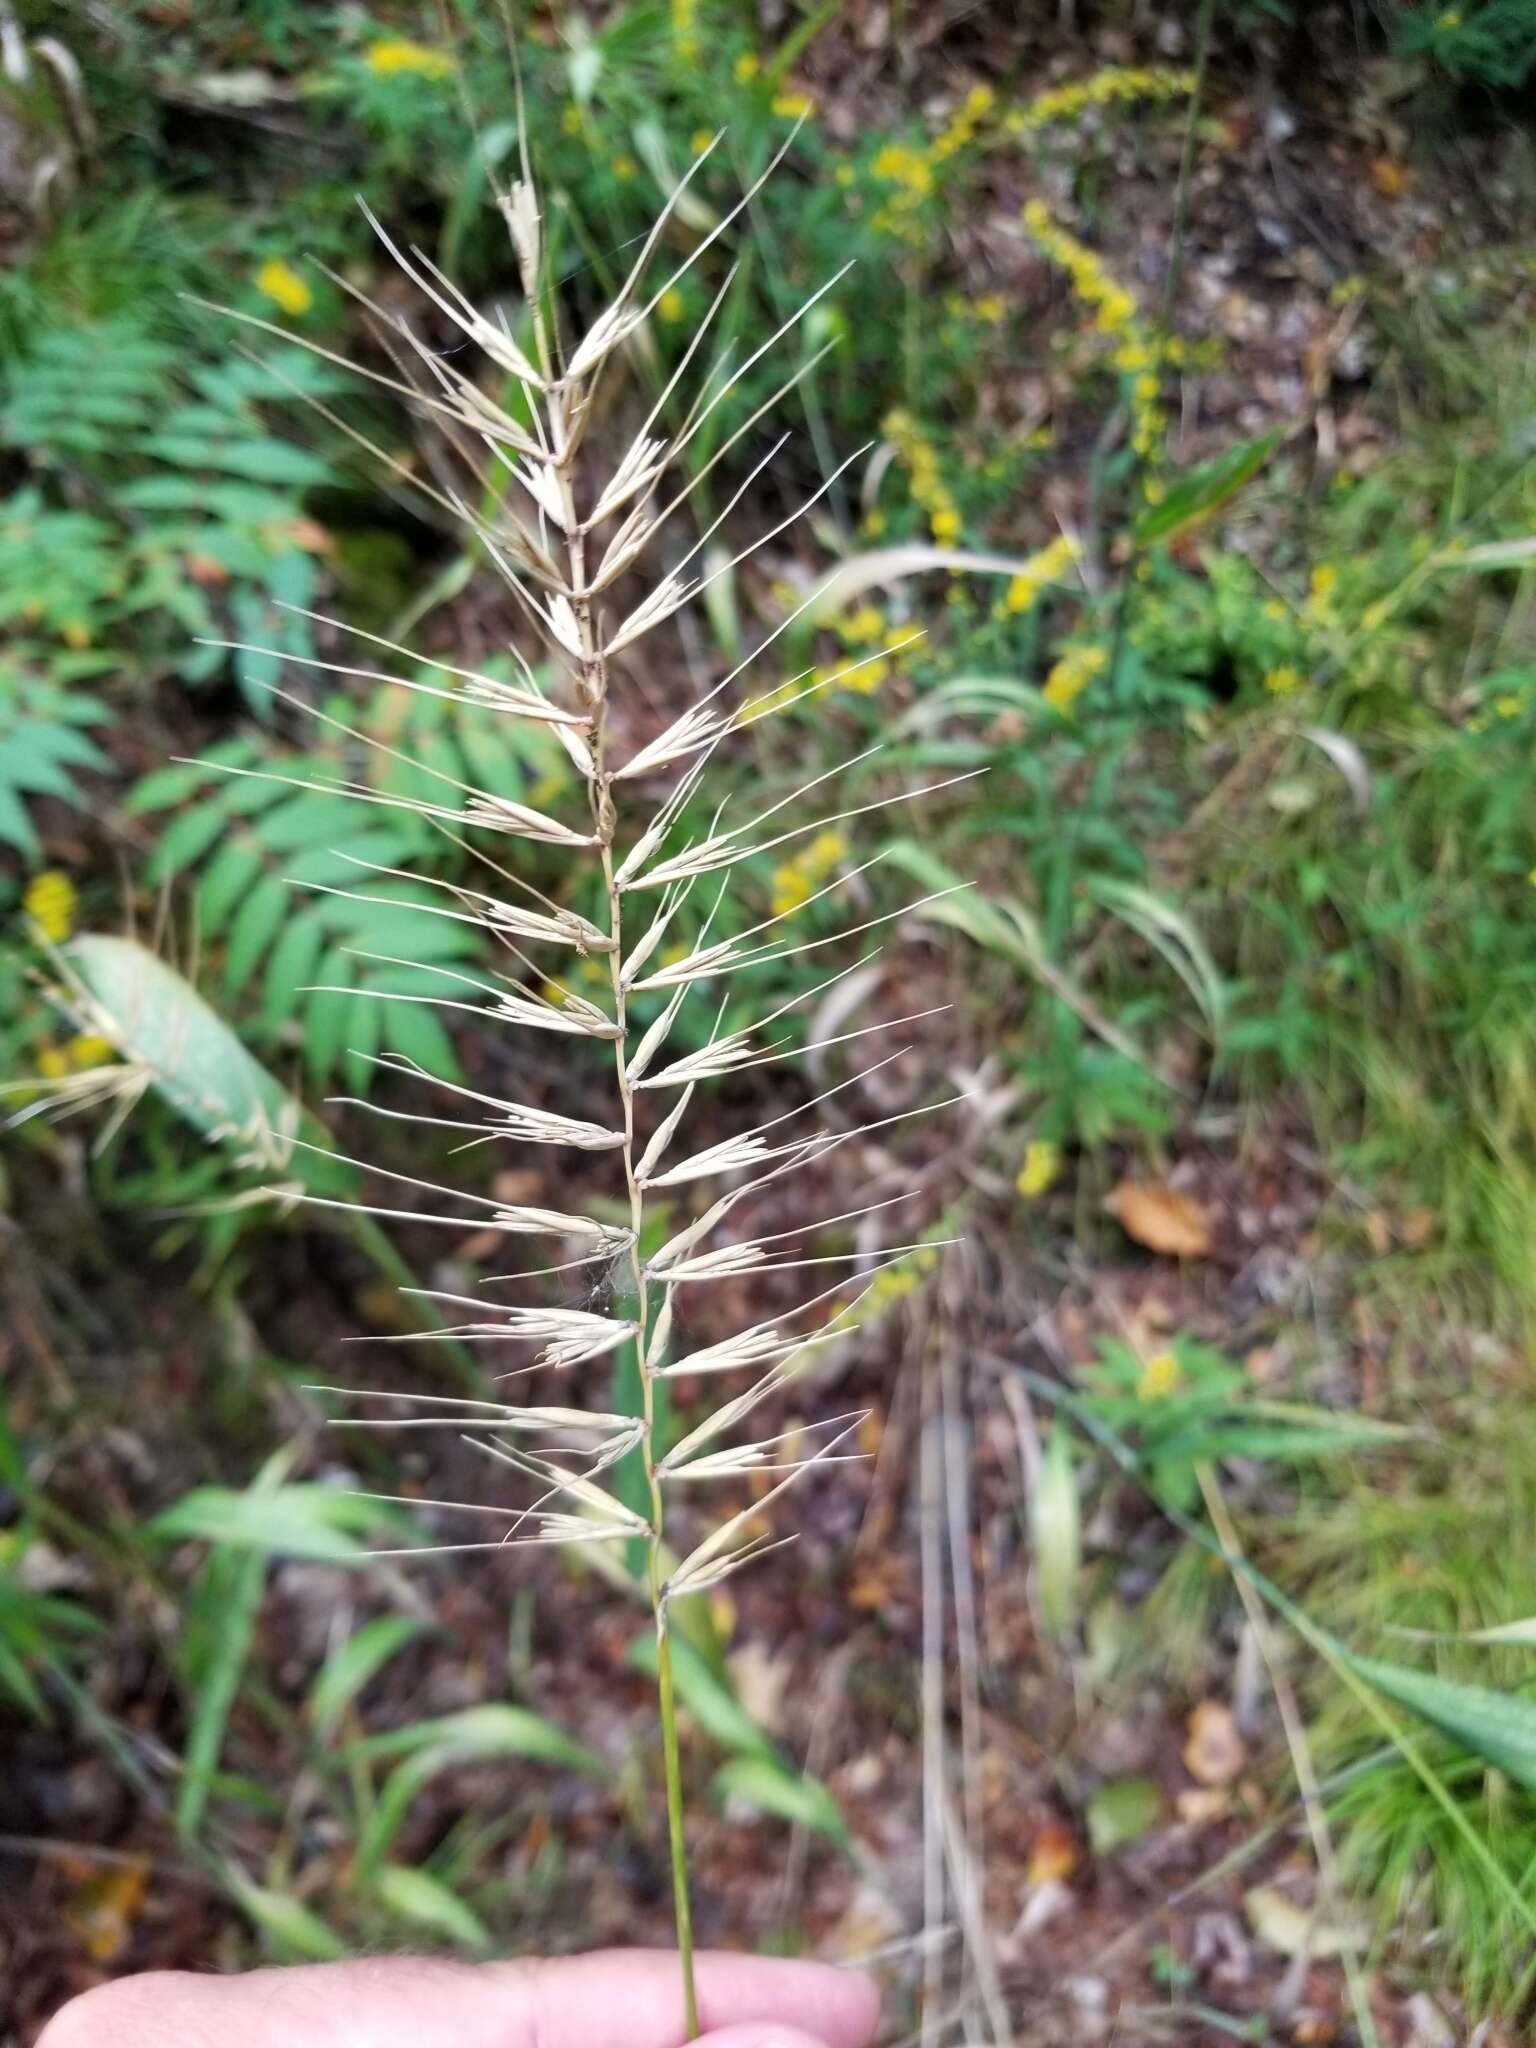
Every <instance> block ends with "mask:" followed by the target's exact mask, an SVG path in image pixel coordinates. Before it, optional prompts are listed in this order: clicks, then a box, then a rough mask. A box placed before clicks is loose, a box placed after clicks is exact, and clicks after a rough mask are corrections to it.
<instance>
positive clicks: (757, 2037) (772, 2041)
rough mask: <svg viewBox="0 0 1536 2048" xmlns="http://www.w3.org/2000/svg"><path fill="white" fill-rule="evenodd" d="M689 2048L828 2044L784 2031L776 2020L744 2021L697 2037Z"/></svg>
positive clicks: (821, 2047)
mask: <svg viewBox="0 0 1536 2048" xmlns="http://www.w3.org/2000/svg"><path fill="white" fill-rule="evenodd" d="M692 2048H828V2044H827V2043H826V2042H825V2041H823V2040H822V2039H821V2037H820V2036H819V2035H817V2034H808V2033H806V2031H805V2030H804V2028H803V2027H787V2026H785V2025H783V2024H782V2022H780V2021H778V2020H745V2021H743V2022H742V2023H741V2024H740V2025H739V2026H734V2027H719V2028H717V2029H716V2031H715V2032H714V2033H712V2034H700V2035H699V2037H698V2039H697V2040H696V2041H695V2042H694V2043H693V2044H692Z"/></svg>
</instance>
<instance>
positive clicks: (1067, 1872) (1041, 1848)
mask: <svg viewBox="0 0 1536 2048" xmlns="http://www.w3.org/2000/svg"><path fill="white" fill-rule="evenodd" d="M1077 1856H1078V1850H1077V1838H1076V1836H1075V1835H1074V1834H1073V1833H1072V1830H1071V1829H1070V1828H1066V1827H1063V1826H1062V1824H1061V1822H1060V1821H1059V1820H1048V1821H1047V1822H1046V1823H1045V1824H1044V1826H1043V1827H1042V1828H1041V1829H1040V1831H1039V1833H1038V1834H1037V1835H1036V1836H1035V1839H1034V1842H1033V1844H1032V1846H1031V1848H1030V1852H1029V1882H1030V1883H1031V1884H1060V1883H1061V1881H1062V1879H1063V1878H1068V1877H1070V1876H1071V1875H1072V1873H1073V1871H1074V1870H1076V1868H1077Z"/></svg>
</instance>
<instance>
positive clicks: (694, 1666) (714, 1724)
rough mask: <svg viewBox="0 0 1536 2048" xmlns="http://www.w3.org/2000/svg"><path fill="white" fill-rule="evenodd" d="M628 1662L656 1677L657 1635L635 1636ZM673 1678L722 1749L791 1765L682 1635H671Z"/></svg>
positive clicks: (686, 1703) (782, 1767) (785, 1766)
mask: <svg viewBox="0 0 1536 2048" xmlns="http://www.w3.org/2000/svg"><path fill="white" fill-rule="evenodd" d="M625 1662H626V1663H627V1664H629V1665H631V1666H632V1667H633V1668H634V1669H635V1670H636V1671H644V1672H645V1673H647V1675H648V1676H650V1677H651V1678H654V1677H655V1676H656V1637H655V1635H654V1634H646V1635H640V1636H636V1637H635V1640H634V1641H633V1642H632V1643H631V1644H630V1646H629V1649H628V1652H627V1653H626V1656H625ZM672 1677H673V1680H674V1682H675V1684H676V1686H677V1695H678V1698H679V1699H680V1700H681V1701H682V1703H683V1705H684V1706H685V1707H686V1708H687V1709H688V1711H689V1713H690V1714H691V1715H692V1716H693V1718H694V1720H695V1721H697V1722H698V1724H699V1726H700V1727H701V1728H702V1729H703V1730H704V1732H705V1734H706V1735H708V1736H710V1737H711V1738H712V1740H714V1741H715V1742H718V1743H719V1745H720V1747H721V1748H722V1749H728V1750H730V1751H731V1752H732V1753H733V1754H734V1755H736V1756H755V1757H761V1758H762V1759H763V1760H764V1761H765V1762H767V1763H771V1764H773V1765H775V1766H776V1768H778V1769H779V1770H788V1769H789V1765H788V1763H787V1762H786V1760H785V1758H784V1756H783V1755H782V1753H781V1752H780V1750H779V1748H778V1745H777V1744H776V1743H775V1742H774V1741H773V1738H772V1737H771V1736H770V1735H769V1734H768V1733H767V1732H766V1730H765V1729H762V1728H760V1727H759V1726H758V1724H757V1722H756V1721H754V1720H753V1718H752V1716H751V1715H750V1714H749V1713H748V1712H747V1710H746V1708H745V1707H744V1706H743V1705H742V1704H741V1701H740V1700H739V1699H737V1697H736V1695H735V1693H733V1692H732V1691H731V1689H730V1687H729V1686H728V1685H727V1684H726V1683H725V1681H724V1680H723V1679H721V1678H717V1677H716V1675H715V1673H714V1672H713V1671H711V1670H710V1668H709V1666H708V1665H707V1664H706V1663H705V1661H704V1659H703V1658H702V1657H701V1656H700V1655H699V1653H698V1651H697V1650H696V1649H695V1648H694V1647H693V1645H692V1643H690V1642H686V1641H685V1640H683V1638H681V1637H680V1636H677V1635H675V1634H674V1635H673V1638H672Z"/></svg>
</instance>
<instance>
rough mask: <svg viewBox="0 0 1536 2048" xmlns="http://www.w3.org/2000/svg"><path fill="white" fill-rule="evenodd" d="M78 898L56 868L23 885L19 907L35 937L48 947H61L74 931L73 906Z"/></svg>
mask: <svg viewBox="0 0 1536 2048" xmlns="http://www.w3.org/2000/svg"><path fill="white" fill-rule="evenodd" d="M78 901H79V898H78V897H77V896H76V894H75V885H74V883H73V882H72V881H71V880H70V879H69V877H68V875H66V874H64V873H63V872H62V871H61V870H60V869H58V868H44V870H43V872H42V873H41V874H40V875H35V876H34V877H33V878H32V880H31V881H30V882H28V884H27V893H26V894H25V895H24V896H23V897H22V899H21V904H22V908H23V910H25V911H26V913H27V915H28V917H30V918H31V920H32V922H33V924H34V925H36V927H37V930H38V933H39V936H40V937H42V938H45V939H46V940H47V941H48V943H49V944H50V945H51V946H62V945H63V943H64V941H65V940H66V939H67V938H68V937H69V935H70V933H71V932H72V931H73V930H74V928H75V906H76V904H77V902H78Z"/></svg>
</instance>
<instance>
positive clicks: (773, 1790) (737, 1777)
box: [710, 1756, 853, 1856]
mask: <svg viewBox="0 0 1536 2048" xmlns="http://www.w3.org/2000/svg"><path fill="white" fill-rule="evenodd" d="M710 1790H711V1791H712V1792H713V1794H714V1796H715V1798H716V1799H717V1800H718V1801H719V1802H720V1804H721V1805H724V1804H725V1802H726V1801H727V1800H728V1799H742V1800H745V1801H747V1803H748V1804H749V1805H752V1806H755V1807H758V1808H760V1809H761V1810H762V1811H763V1812H764V1813H771V1814H772V1815H773V1816H774V1818H775V1819H776V1820H787V1821H789V1822H790V1823H791V1824H792V1825H793V1826H795V1827H802V1828H810V1829H811V1830H812V1831H813V1832H814V1833H816V1834H818V1835H827V1836H830V1837H831V1839H832V1840H833V1841H834V1842H836V1843H837V1844H838V1845H839V1846H840V1847H841V1848H842V1849H844V1850H845V1851H846V1852H847V1853H848V1854H849V1855H850V1856H851V1855H852V1854H853V1842H852V1838H851V1837H850V1836H849V1833H848V1824H847V1822H846V1821H845V1820H844V1819H843V1814H842V1808H841V1807H840V1806H839V1805H838V1803H837V1801H836V1800H835V1799H834V1798H833V1796H832V1794H831V1793H830V1792H829V1791H828V1790H827V1788H826V1786H825V1785H823V1784H822V1783H821V1782H820V1780H819V1779H816V1778H803V1777H799V1776H797V1775H796V1773H794V1772H793V1771H788V1770H786V1769H785V1768H784V1767H783V1765H782V1764H778V1763H774V1762H771V1761H770V1760H769V1759H768V1758H766V1757H760V1756H738V1757H733V1758H732V1759H731V1761H730V1762H729V1763H727V1764H722V1765H721V1766H720V1768H719V1770H718V1771H716V1773H715V1775H714V1777H713V1779H712V1780H711V1782H710Z"/></svg>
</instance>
